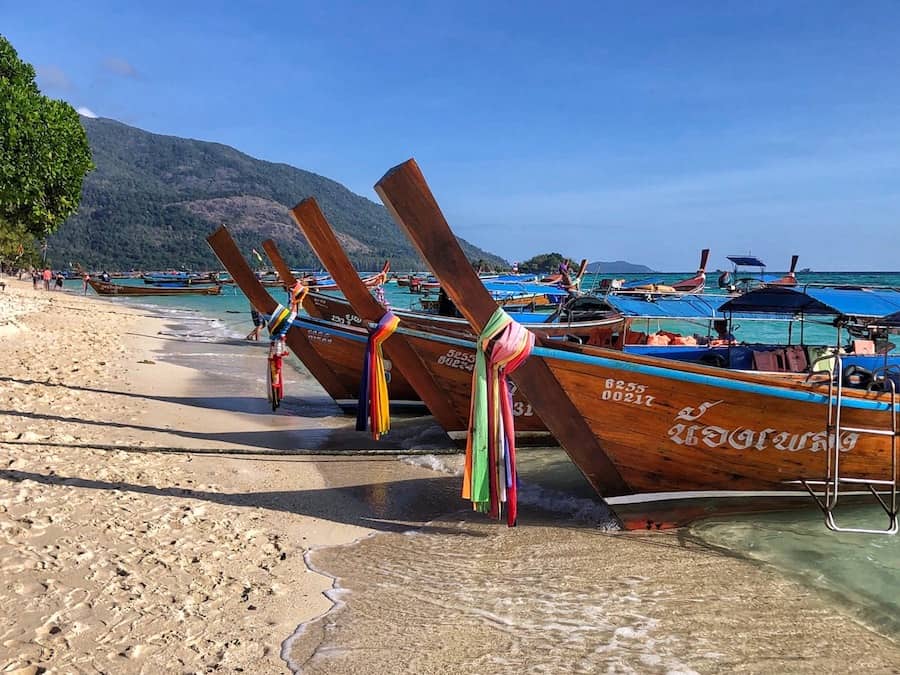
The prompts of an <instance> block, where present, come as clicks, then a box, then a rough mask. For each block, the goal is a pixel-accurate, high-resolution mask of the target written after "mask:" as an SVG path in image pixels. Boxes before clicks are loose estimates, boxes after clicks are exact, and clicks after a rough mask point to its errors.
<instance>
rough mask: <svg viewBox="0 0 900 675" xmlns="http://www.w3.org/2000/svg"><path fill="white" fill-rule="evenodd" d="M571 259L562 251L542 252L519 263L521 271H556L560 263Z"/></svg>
mask: <svg viewBox="0 0 900 675" xmlns="http://www.w3.org/2000/svg"><path fill="white" fill-rule="evenodd" d="M566 260H570V258H566V257H564V256H563V255H562V254H560V253H541V254H540V255H536V256H534V257H533V258H529V259H528V260H526V261H525V262H521V263H519V271H520V272H534V273H538V272H555V271H556V270H557V269H559V265H560V263H563V262H565V261H566Z"/></svg>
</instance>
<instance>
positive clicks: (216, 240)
mask: <svg viewBox="0 0 900 675" xmlns="http://www.w3.org/2000/svg"><path fill="white" fill-rule="evenodd" d="M206 241H207V242H208V243H209V246H210V248H211V249H212V250H213V253H215V254H216V256H217V257H218V258H219V260H220V261H222V264H223V265H224V266H225V269H227V270H228V273H229V274H231V277H232V279H234V282H235V283H236V284H237V285H238V287H239V288H240V289H241V290H242V291H243V292H244V295H246V296H247V299H248V300H249V301H250V304H252V305H253V306H254V307H255V308H256V310H257V311H258V312H261V313H263V314H271V313H272V312H274V311H275V308H276V307H277V306H278V303H277V302H276V301H275V299H274V298H273V297H272V296H271V295H269V293H268V291H266V289H265V288H263V285H262V284H261V283H260V282H259V279H257V278H256V274H255V273H254V272H253V270H252V269H250V265H248V264H247V261H246V259H245V258H244V256H243V255H241V252H240V250H239V249H238V247H237V244H235V243H234V239H232V238H231V234H230V233H229V232H228V230H227V229H226V228H225V226H224V225H223V226H222V227H220V228H219V229H218V230H216V231H215V232H214V233H213V234H211V235H209V236H208V237H207V238H206ZM286 341H287V345H288V347H289V348H290V349H291V351H293V352H294V353H295V354H296V355H297V357H298V358H299V359H300V360H301V361H302V362H303V365H305V366H306V368H307V369H308V370H309V372H310V373H311V374H312V376H313V377H314V378H316V380H318V382H319V384H321V385H322V388H323V389H325V391H326V392H328V395H329V396H331V397H332V398H333V399H334V400H335V401H340V400H342V399H348V398H353V397H354V392H351V391H348V390H347V388H346V387H345V386H344V385H343V384H342V383H341V381H340V379H339V378H338V376H337V375H336V374H335V372H334V371H333V370H332V369H331V367H330V366H329V365H328V364H327V363H325V361H324V360H323V359H322V357H320V356H319V355H318V354H317V353H316V351H315V349H313V346H312V345H311V344H310V343H309V340H307V339H306V336H305V335H303V334H302V333H300V332H299V331H296V330H289V331H288V333H287V336H286Z"/></svg>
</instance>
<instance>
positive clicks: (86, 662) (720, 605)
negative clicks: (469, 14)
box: [0, 282, 900, 673]
mask: <svg viewBox="0 0 900 675" xmlns="http://www.w3.org/2000/svg"><path fill="white" fill-rule="evenodd" d="M51 300H52V302H50V301H51ZM182 328H183V327H179V326H177V325H173V323H172V322H171V321H168V322H166V321H164V320H161V319H159V318H158V317H154V316H152V315H149V314H148V313H147V312H143V311H141V310H135V309H129V308H127V307H125V306H124V305H121V304H118V303H116V304H111V303H103V302H99V301H97V300H93V299H87V300H86V299H83V298H80V297H77V296H73V295H70V294H59V295H57V294H56V293H43V292H32V291H31V290H30V285H28V286H25V285H21V284H16V283H15V282H13V283H12V284H11V285H10V286H8V287H7V292H6V295H5V296H0V338H2V342H3V350H2V354H0V404H2V409H0V420H2V428H0V479H2V483H0V485H2V488H3V489H2V491H0V568H2V569H3V581H2V584H0V672H6V671H13V672H14V671H16V670H17V669H22V672H41V669H47V670H48V671H49V672H97V671H100V672H117V673H118V672H124V673H130V672H135V673H137V672H148V673H149V672H171V671H176V672H199V671H208V670H213V669H218V670H224V671H226V672H238V671H239V670H242V671H243V672H260V673H262V672H266V673H268V672H286V671H287V667H286V665H285V662H284V661H283V660H282V654H281V652H282V643H283V642H284V641H285V639H287V638H288V637H289V636H291V635H292V634H294V632H295V630H296V629H297V627H298V625H301V624H304V622H311V623H309V624H308V625H307V626H306V627H304V628H303V629H302V630H301V631H299V633H298V634H297V636H296V639H294V640H292V641H291V642H289V643H288V645H287V649H286V650H285V654H284V655H285V656H286V657H288V658H289V659H290V660H291V662H292V663H293V665H294V666H295V667H298V666H300V665H302V666H303V670H304V672H325V671H327V672H331V673H342V672H348V673H349V672H351V671H357V672H372V671H375V670H376V669H382V668H385V669H390V670H391V671H400V672H417V673H426V672H433V673H455V672H466V673H471V672H512V671H516V672H522V671H524V672H597V671H598V670H601V669H603V670H606V669H610V670H613V671H614V672H629V671H635V672H663V671H673V670H677V671H682V672H685V671H690V670H696V671H699V672H716V671H725V670H742V671H748V672H763V671H766V672H807V671H812V670H819V671H826V672H837V671H842V672H843V671H847V670H854V669H860V670H861V669H863V668H865V669H866V670H869V671H872V672H898V669H897V664H898V663H900V651H898V649H897V646H896V644H895V643H893V642H891V641H889V640H887V639H885V638H883V637H881V636H878V635H877V634H875V633H873V632H871V631H869V630H867V629H865V628H864V627H862V626H860V625H859V624H857V623H855V622H854V621H853V620H852V619H851V618H850V617H849V615H845V614H842V613H840V612H838V611H837V610H835V609H833V608H831V607H830V606H829V605H827V604H826V603H825V602H824V601H823V600H822V598H820V597H819V596H817V595H815V594H814V593H813V592H811V591H809V590H806V589H805V588H804V587H802V586H800V585H799V584H797V583H796V582H793V581H788V580H786V579H783V578H781V577H779V576H778V575H776V574H774V573H773V572H772V571H770V570H768V569H766V568H764V567H761V566H759V565H754V564H749V563H747V562H745V561H742V560H737V559H735V558H734V557H732V556H729V555H725V554H723V553H722V552H721V551H717V550H715V549H712V548H710V547H705V546H702V545H699V544H697V543H696V542H693V541H691V540H690V539H689V538H687V537H686V536H685V535H684V533H656V534H649V535H637V536H635V535H621V534H616V535H613V534H608V533H603V532H602V531H600V530H599V529H598V528H597V527H596V525H594V524H592V523H591V519H592V518H594V519H595V520H596V518H595V516H596V513H595V512H593V511H592V510H591V509H590V508H587V509H584V510H582V511H581V513H582V516H581V517H580V519H579V518H573V517H572V511H565V512H562V511H557V512H553V513H548V512H547V511H546V510H544V509H543V508H538V507H539V506H541V505H544V506H546V505H547V504H548V502H547V501H546V500H543V499H541V498H537V499H535V500H534V504H533V505H532V506H527V505H526V506H525V508H524V509H523V513H522V518H521V521H520V522H521V525H520V527H519V528H516V529H514V530H509V529H507V528H505V527H504V526H500V525H497V524H495V523H489V522H486V521H485V520H483V519H482V518H480V517H478V516H475V515H473V514H471V513H469V512H467V511H465V510H464V509H462V508H461V506H462V504H461V502H460V501H459V500H458V499H457V496H456V495H457V490H458V487H459V479H458V477H456V476H454V475H452V473H446V472H442V471H435V470H432V469H431V468H428V466H429V465H432V464H433V465H435V466H439V467H442V468H444V469H447V468H448V467H449V468H451V469H452V467H453V458H443V459H441V458H434V459H430V458H427V457H424V458H419V460H418V461H419V464H413V463H410V462H401V461H397V460H396V459H395V458H394V457H393V455H392V454H388V455H385V456H341V455H331V456H323V455H321V454H319V455H317V454H314V453H323V452H334V451H335V450H338V449H346V450H363V451H372V450H382V449H384V448H385V446H384V445H383V444H382V445H375V444H373V443H372V442H371V441H369V440H367V439H366V438H365V436H364V435H359V434H356V433H355V432H354V431H352V429H351V426H352V423H351V421H350V420H348V419H347V418H346V417H342V416H340V415H339V414H338V411H337V409H336V408H334V407H333V406H332V405H331V404H330V403H329V402H328V400H327V398H326V397H325V395H324V393H323V392H322V391H321V390H320V389H319V388H318V387H317V386H316V385H315V384H314V383H312V382H310V381H309V380H308V379H307V378H305V377H304V376H303V374H302V373H297V374H290V373H289V377H288V382H287V401H286V410H285V411H284V412H282V413H279V414H275V415H273V414H272V413H271V411H270V410H269V409H268V406H267V403H266V400H265V396H264V391H263V388H262V373H263V363H264V359H265V355H264V347H262V346H261V345H248V344H246V343H242V342H241V343H229V342H227V341H226V342H223V343H214V342H197V341H196V340H193V339H187V338H184V337H181V336H180V335H181V334H183V333H189V332H191V331H190V330H182ZM248 359H249V360H248ZM253 373H257V374H256V375H252V374H253ZM248 380H252V381H250V382H248ZM289 413H293V414H289ZM443 439H444V437H443V435H442V434H441V433H440V431H439V430H436V429H435V428H434V426H433V424H431V422H430V421H429V420H428V419H407V420H401V421H399V422H398V423H397V425H396V428H395V430H394V431H393V432H392V433H391V435H390V436H389V445H388V450H390V449H391V448H394V450H396V448H398V447H403V446H409V447H416V448H424V449H428V448H440V447H441V446H442V442H443ZM577 510H578V509H576V511H577ZM584 513H587V514H588V516H587V517H584ZM409 532H414V533H416V534H408V533H409ZM373 533H377V535H378V536H374V537H373V536H369V535H371V534H373ZM352 542H356V543H355V544H353V545H350V546H347V544H351V543H352ZM307 561H308V562H309V563H310V565H312V566H313V567H314V568H315V569H316V570H320V571H321V572H314V571H310V570H309V569H308V568H307ZM333 577H337V578H338V580H337V581H336V580H335V579H334V578H333ZM335 584H336V585H337V586H339V587H340V588H341V589H344V590H343V591H341V592H339V593H337V594H336V595H335V593H334V592H333V591H329V589H332V586H333V585H335ZM325 592H329V593H330V595H331V596H332V597H333V598H335V599H338V600H340V599H343V600H348V602H347V603H346V604H344V605H339V606H338V607H337V609H334V610H332V611H329V610H331V609H332V607H333V601H332V599H329V598H328V597H326V595H324V593H325ZM316 617H321V618H320V619H319V620H317V621H316V620H315V618H316Z"/></svg>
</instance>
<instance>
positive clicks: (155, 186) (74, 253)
mask: <svg viewBox="0 0 900 675" xmlns="http://www.w3.org/2000/svg"><path fill="white" fill-rule="evenodd" d="M81 120H82V123H83V124H84V127H85V130H86V131H87V135H88V138H89V140H90V145H91V150H92V152H93V156H94V163H95V164H96V165H97V168H96V170H95V171H93V172H91V173H90V174H88V176H87V178H86V179H85V182H84V190H83V193H82V201H81V206H80V208H79V210H78V213H77V214H76V215H75V216H73V217H72V218H70V219H69V220H67V221H66V222H65V223H64V224H63V225H62V227H60V229H59V231H58V232H57V233H56V234H55V235H53V236H52V237H51V239H50V241H49V247H48V256H49V258H50V259H51V260H52V262H53V264H54V265H55V266H58V267H65V266H66V265H68V264H69V263H76V262H77V263H80V264H83V265H85V266H87V267H89V268H98V267H106V268H110V269H130V268H141V269H159V268H169V267H185V268H191V269H200V268H216V267H219V266H220V264H219V263H218V262H217V261H216V259H215V257H214V256H213V254H212V251H211V250H210V249H209V247H208V246H207V244H206V240H205V238H206V236H207V235H208V234H209V233H210V232H212V231H213V229H214V228H216V227H218V226H219V225H223V224H224V225H227V226H228V228H229V229H230V230H231V232H232V234H233V235H234V236H235V238H236V239H237V241H238V244H239V245H240V246H241V247H242V248H243V249H244V250H245V251H246V252H249V250H250V249H251V248H257V249H258V248H259V245H260V243H261V242H262V241H263V240H264V239H267V238H269V237H272V238H274V239H275V241H276V242H278V245H279V248H280V249H281V251H282V253H283V254H284V255H285V258H286V259H287V260H288V261H289V262H290V264H291V265H294V266H298V267H300V266H303V267H318V265H319V263H318V262H317V260H316V259H315V257H314V255H313V254H312V252H311V251H310V249H309V247H308V246H307V244H306V240H305V239H304V238H303V236H302V235H301V234H300V233H299V231H298V230H297V228H296V226H295V224H294V221H293V220H292V219H291V217H290V215H289V213H288V208H289V207H290V206H293V205H294V204H296V203H297V202H298V201H300V200H301V199H304V198H305V197H309V196H314V197H315V198H316V199H317V200H318V202H319V205H320V206H321V207H322V209H323V211H324V212H325V214H326V216H328V218H329V220H330V221H331V223H332V225H333V226H334V227H335V229H336V230H337V231H338V233H339V237H340V238H341V240H342V242H343V243H344V246H345V248H346V249H347V251H348V252H349V254H350V257H351V259H352V260H353V262H354V263H355V264H356V265H357V267H358V268H360V269H378V268H380V267H381V264H382V263H383V262H384V260H385V259H388V258H389V259H390V260H391V264H392V267H393V269H395V270H408V269H423V268H424V265H423V264H422V263H421V262H420V260H419V258H418V257H417V254H416V253H415V251H414V250H413V248H412V246H411V245H410V244H409V242H408V241H407V239H406V237H405V236H403V234H402V233H401V232H400V229H399V228H398V227H397V226H396V224H395V223H394V222H393V220H392V219H391V218H390V216H389V215H388V214H387V212H386V211H385V209H384V207H383V206H381V205H380V204H376V203H375V202H372V201H371V200H369V199H366V198H364V197H361V196H359V195H357V194H354V193H352V192H350V190H348V189H347V188H345V187H344V186H343V185H341V184H340V183H337V182H335V181H333V180H329V179H328V178H325V177H323V176H319V175H316V174H314V173H311V172H309V171H304V170H302V169H296V168H294V167H292V166H288V165H286V164H275V163H272V162H264V161H261V160H258V159H254V158H252V157H250V156H248V155H245V154H243V153H241V152H239V151H237V150H235V149H234V148H231V147H228V146H226V145H221V144H219V143H209V142H205V141H196V140H190V139H185V138H177V137H174V136H161V135H158V134H151V133H149V132H146V131H142V130H141V129H136V128H134V127H129V126H127V125H125V124H121V123H119V122H116V121H114V120H109V119H90V118H86V117H82V118H81ZM463 246H464V248H465V249H466V253H467V254H468V256H469V257H470V258H471V259H473V260H477V259H483V260H485V261H488V262H489V263H492V264H502V263H503V261H502V260H501V259H500V258H498V257H497V256H494V255H492V254H490V253H487V252H485V251H482V250H480V249H478V248H476V247H474V246H471V245H470V244H468V243H466V242H463Z"/></svg>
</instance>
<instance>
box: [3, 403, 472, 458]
mask: <svg viewBox="0 0 900 675" xmlns="http://www.w3.org/2000/svg"><path fill="white" fill-rule="evenodd" d="M7 415H8V416H16V417H24V418H26V419H30V420H36V421H42V422H62V423H67V424H83V425H87V426H91V427H100V428H103V429H110V428H111V429H129V430H133V431H140V432H150V433H154V434H169V435H172V436H177V437H180V438H189V439H193V440H199V441H206V442H210V443H227V444H229V445H233V446H243V449H244V452H246V451H247V450H246V449H247V448H252V449H253V452H257V451H259V452H261V453H265V452H279V453H285V452H289V453H296V454H297V455H302V454H304V453H314V454H331V453H335V454H339V453H341V452H346V453H348V454H351V453H359V454H398V453H404V452H408V451H409V450H410V448H421V449H422V450H421V451H422V452H427V453H429V454H441V453H446V452H453V453H457V452H459V450H458V449H456V448H455V447H454V446H453V445H452V443H451V442H450V439H448V438H447V436H446V435H445V434H444V432H443V431H442V430H441V429H440V428H439V427H438V426H437V425H436V424H435V423H434V421H433V420H432V419H431V418H429V417H412V418H409V419H402V420H396V421H395V422H394V423H393V425H392V427H391V434H390V435H389V436H388V437H386V438H383V439H381V440H379V441H375V440H373V439H372V438H371V436H368V435H366V434H363V433H360V432H358V431H356V429H355V428H354V426H353V420H351V418H349V417H340V418H336V419H335V422H336V424H337V425H338V426H316V427H313V428H308V429H302V428H289V429H259V430H255V431H216V432H205V431H189V430H187V429H178V428H174V427H154V426H147V425H143V424H134V423H129V422H111V421H107V420H91V419H86V418H83V417H66V416H64V415H51V414H48V413H38V412H24V411H21V410H3V409H0V417H3V416H7ZM4 442H6V443H15V442H17V439H15V438H13V439H10V440H7V441H4ZM35 444H37V445H42V444H44V445H46V443H44V442H43V441H36V442H35ZM69 445H70V446H71V444H69ZM87 447H98V446H96V445H90V446H87ZM111 447H113V448H115V449H119V448H120V447H123V446H118V445H116V446H111ZM134 447H135V448H137V449H146V448H147V447H148V446H143V445H135V446H134ZM173 450H177V451H179V452H194V453H198V452H199V450H196V449H194V448H190V447H177V448H173ZM241 451H242V448H241V447H232V448H229V447H221V448H218V449H216V450H215V452H218V453H220V454H228V453H238V454H240V453H241Z"/></svg>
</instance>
